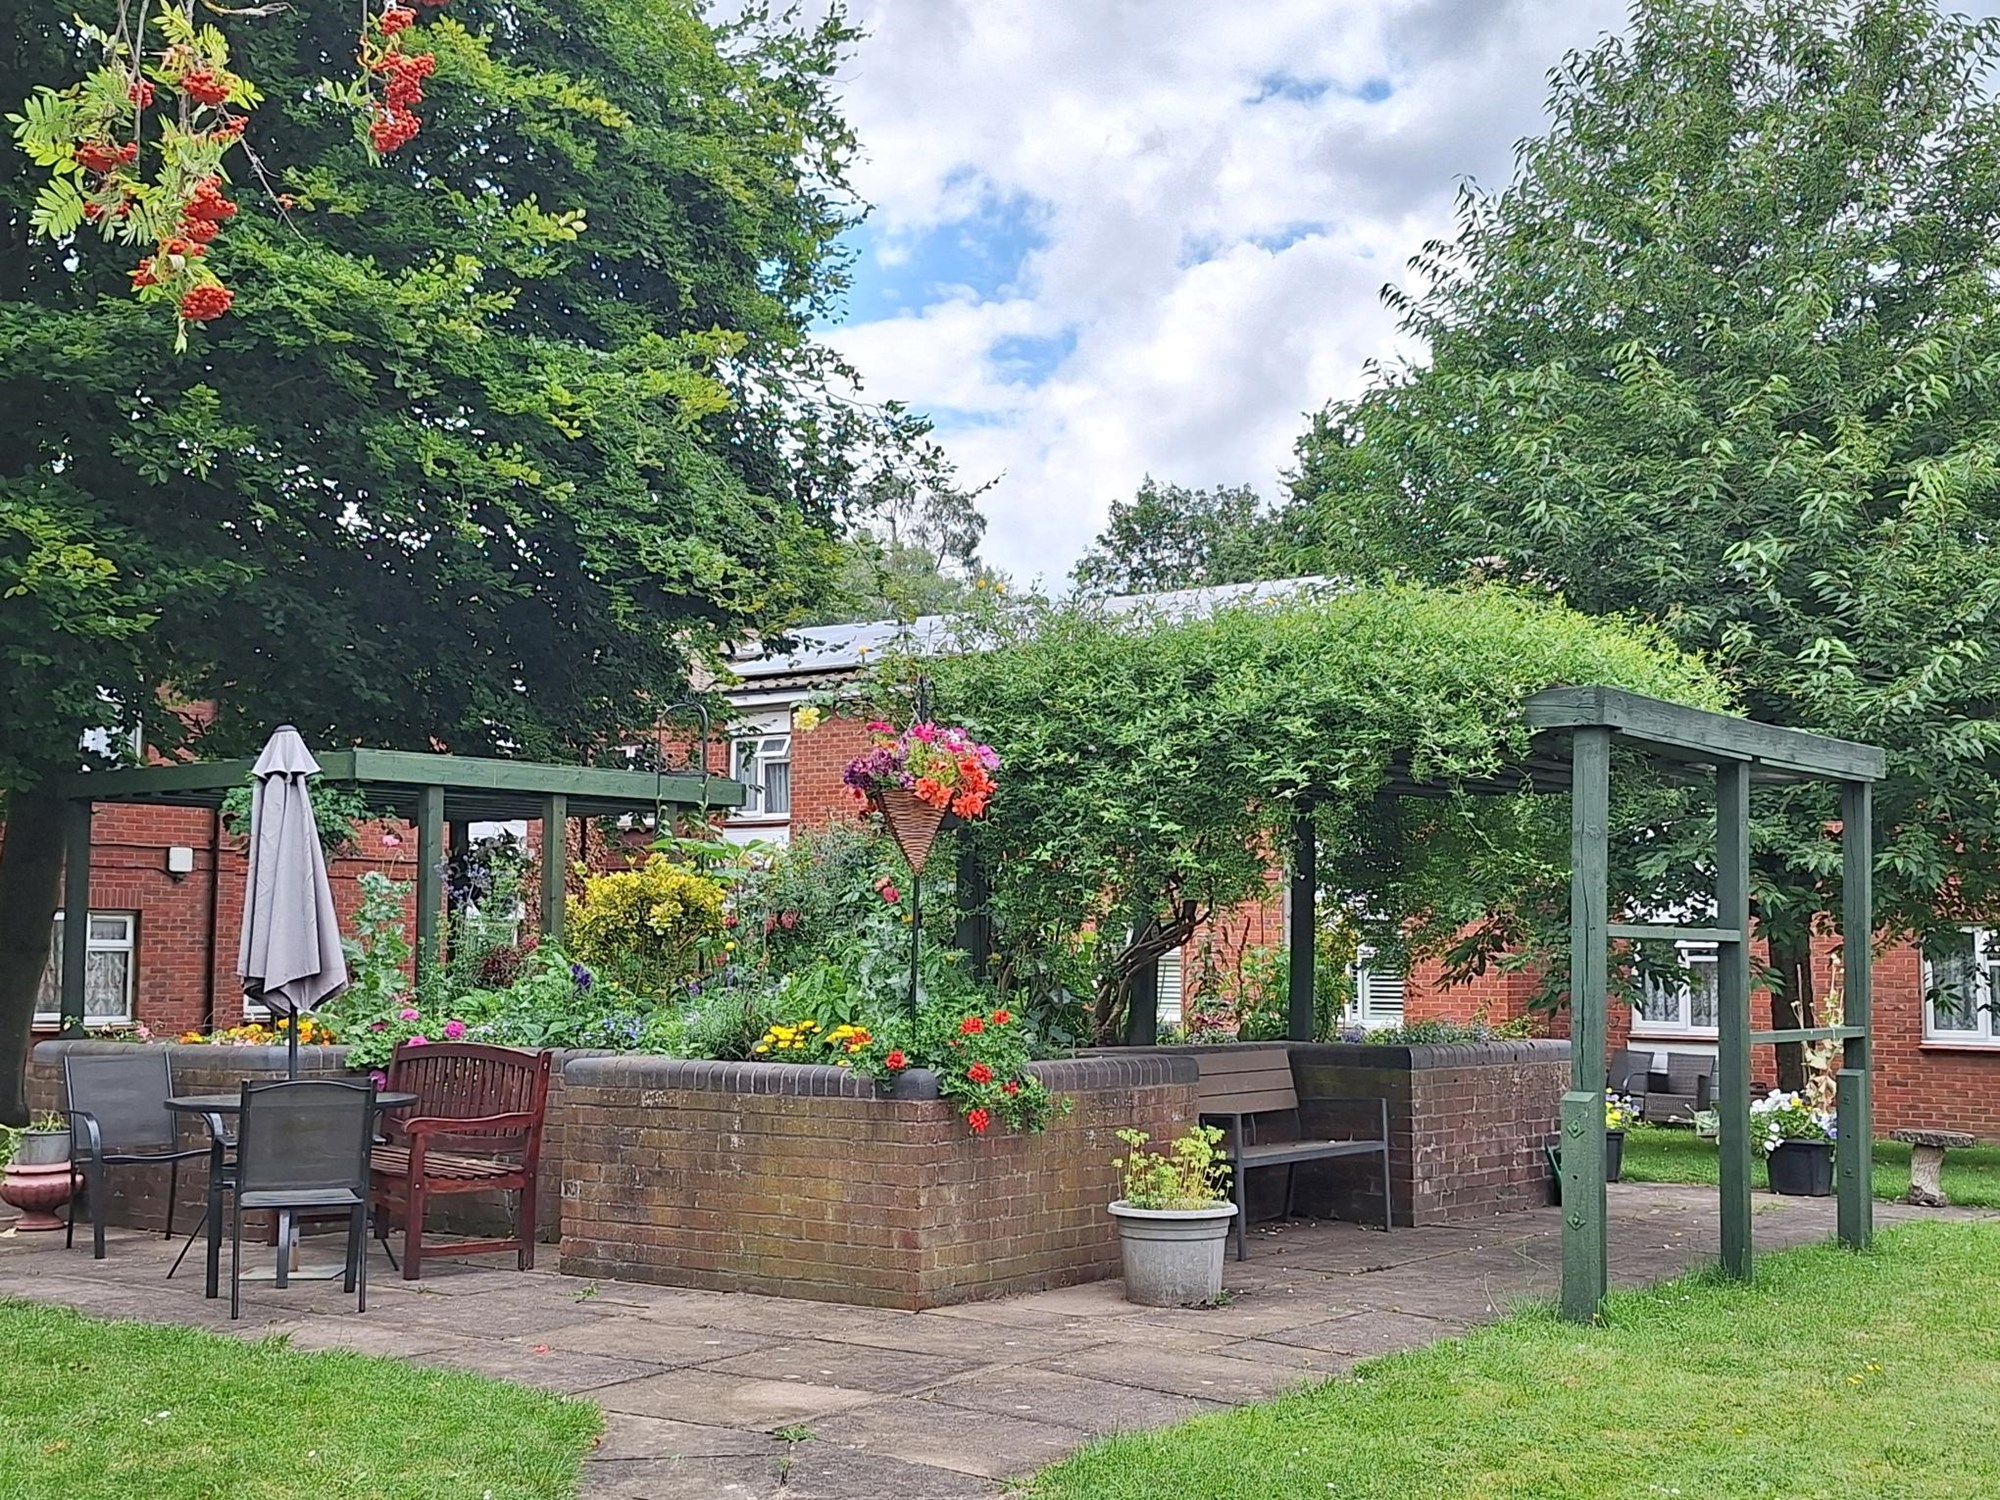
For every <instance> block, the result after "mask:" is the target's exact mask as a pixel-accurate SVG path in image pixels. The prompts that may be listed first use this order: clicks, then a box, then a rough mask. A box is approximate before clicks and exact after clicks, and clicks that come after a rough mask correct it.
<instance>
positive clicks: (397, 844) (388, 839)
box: [382, 833, 403, 849]
mask: <svg viewBox="0 0 2000 1500" xmlns="http://www.w3.org/2000/svg"><path fill="white" fill-rule="evenodd" d="M382 847H383V848H384V849H400V848H402V847H403V841H402V840H401V839H399V838H397V837H396V835H395V834H393V833H385V834H383V835H382Z"/></svg>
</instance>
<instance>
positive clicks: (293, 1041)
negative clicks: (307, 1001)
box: [285, 1011, 299, 1078]
mask: <svg viewBox="0 0 2000 1500" xmlns="http://www.w3.org/2000/svg"><path fill="white" fill-rule="evenodd" d="M285 1076H286V1077H287V1078H297V1077H298V1076H299V1013H298V1012H297V1011H293V1012H292V1024H291V1025H290V1026H289V1027H287V1028H286V1030H285Z"/></svg>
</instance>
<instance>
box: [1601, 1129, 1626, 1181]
mask: <svg viewBox="0 0 2000 1500" xmlns="http://www.w3.org/2000/svg"><path fill="white" fill-rule="evenodd" d="M1624 1170H1625V1132H1624V1131H1622V1130H1607V1131H1605V1132H1604V1180H1605V1181H1606V1182H1622V1181H1624V1178H1623V1176H1622V1175H1621V1174H1622V1173H1623V1172H1624Z"/></svg>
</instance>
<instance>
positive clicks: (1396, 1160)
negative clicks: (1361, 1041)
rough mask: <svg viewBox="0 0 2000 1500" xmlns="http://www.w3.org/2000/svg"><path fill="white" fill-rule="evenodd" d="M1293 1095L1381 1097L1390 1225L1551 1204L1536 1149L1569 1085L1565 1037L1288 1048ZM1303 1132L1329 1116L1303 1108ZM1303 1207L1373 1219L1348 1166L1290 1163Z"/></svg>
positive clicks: (1365, 1189) (1377, 1205)
mask: <svg viewBox="0 0 2000 1500" xmlns="http://www.w3.org/2000/svg"><path fill="white" fill-rule="evenodd" d="M1290 1051H1291V1055H1292V1073H1293V1076H1294V1078H1295V1079H1296V1080H1297V1083H1298V1090H1299V1094H1300V1097H1301V1099H1302V1100H1311V1099H1314V1098H1318V1097H1324V1096H1328V1095H1332V1096H1341V1097H1348V1098H1352V1097H1357V1096H1359V1097H1378V1098H1382V1099H1386V1100H1387V1101H1388V1105H1389V1178H1390V1190H1391V1193H1392V1196H1393V1200H1394V1219H1395V1222H1396V1223H1398V1224H1450V1223H1457V1222H1460V1221H1463V1220H1466V1219H1477V1218H1485V1217H1487V1216H1489V1215H1492V1214H1497V1213H1511V1212H1513V1211H1515V1210H1518V1209H1523V1208H1534V1207H1537V1206H1539V1205H1542V1204H1545V1203H1547V1202H1548V1201H1549V1169H1548V1161H1547V1158H1546V1157H1545V1156H1544V1155H1543V1151H1542V1148H1543V1147H1544V1146H1546V1145H1548V1144H1549V1143H1550V1142H1552V1141H1553V1140H1554V1139H1555V1136H1556V1126H1557V1121H1558V1117H1559V1115H1560V1113H1561V1104H1562V1095H1563V1091H1564V1090H1565V1089H1566V1088H1568V1086H1569V1070H1570V1062H1569V1044H1568V1043H1567V1042H1559V1041H1532V1042H1488V1043H1481V1044H1477V1045H1470V1046H1453V1047H1357V1046H1346V1045H1342V1044H1337V1043H1336V1044H1321V1043H1314V1044H1297V1043H1295V1044H1292V1045H1291V1047H1290ZM1302 1123H1303V1125H1304V1128H1305V1131H1306V1134H1307V1135H1311V1134H1313V1133H1314V1132H1315V1130H1322V1131H1324V1130H1326V1129H1327V1123H1328V1122H1322V1121H1320V1120H1318V1119H1317V1118H1316V1117H1315V1111H1314V1109H1313V1108H1312V1107H1311V1106H1308V1107H1307V1108H1306V1109H1305V1111H1304V1120H1303V1122H1302ZM1297 1202H1298V1206H1299V1209H1300V1211H1301V1212H1303V1213H1308V1214H1317V1215H1328V1214H1330V1215H1332V1216H1334V1217H1340V1218H1357V1219H1361V1220H1364V1221H1366V1220H1368V1219H1370V1217H1371V1216H1373V1218H1374V1219H1375V1220H1376V1221H1378V1222H1379V1219H1380V1213H1381V1199H1380V1197H1379V1196H1378V1194H1377V1190H1376V1189H1375V1188H1374V1187H1373V1185H1372V1184H1369V1183H1368V1182H1367V1181H1366V1178H1365V1175H1359V1176H1358V1175H1357V1173H1356V1172H1355V1170H1354V1167H1353V1164H1351V1163H1337V1162H1329V1163H1316V1164H1314V1165H1313V1166H1311V1167H1301V1168H1300V1169H1299V1183H1298V1196H1297Z"/></svg>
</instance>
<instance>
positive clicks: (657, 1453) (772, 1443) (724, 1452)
mask: <svg viewBox="0 0 2000 1500" xmlns="http://www.w3.org/2000/svg"><path fill="white" fill-rule="evenodd" d="M782 1448H783V1445H782V1444H780V1443H779V1442H778V1441H777V1439H775V1438H773V1437H771V1436H770V1435H769V1434H767V1433H762V1432H745V1431H744V1430H743V1429H742V1428H740V1427H716V1426H713V1425H710V1424H708V1423H705V1422H678V1421H675V1420H673V1419H672V1418H670V1417H641V1416H635V1415H633V1414H632V1413H631V1412H623V1411H613V1412H606V1413H605V1414H604V1432H603V1435H602V1436H600V1437H599V1438H598V1440H597V1446H596V1447H595V1448H593V1449H591V1450H590V1461H591V1462H592V1463H611V1462H614V1461H617V1462H623V1461H626V1460H630V1459H639V1458H766V1459H768V1458H772V1457H775V1456H776V1455H777V1454H778V1453H779V1452H780V1451H781V1450H782Z"/></svg>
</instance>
